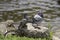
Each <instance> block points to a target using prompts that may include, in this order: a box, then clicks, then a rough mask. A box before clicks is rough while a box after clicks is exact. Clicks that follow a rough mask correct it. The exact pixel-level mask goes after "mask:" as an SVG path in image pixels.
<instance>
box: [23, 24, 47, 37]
mask: <svg viewBox="0 0 60 40" xmlns="http://www.w3.org/2000/svg"><path fill="white" fill-rule="evenodd" d="M38 27H39V28H40V29H38V28H34V27H33V26H32V24H31V23H27V29H24V34H25V36H28V37H46V36H48V34H46V33H48V28H46V27H42V26H38Z"/></svg>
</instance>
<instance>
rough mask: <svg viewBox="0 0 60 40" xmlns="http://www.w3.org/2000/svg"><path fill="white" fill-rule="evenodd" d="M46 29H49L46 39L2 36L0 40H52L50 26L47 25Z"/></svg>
mask: <svg viewBox="0 0 60 40" xmlns="http://www.w3.org/2000/svg"><path fill="white" fill-rule="evenodd" d="M48 28H49V30H48V31H49V36H48V37H44V38H41V37H40V38H32V37H31V38H29V37H25V36H24V37H20V36H16V35H8V36H6V37H4V35H0V40H52V36H53V32H52V31H51V28H52V27H51V25H50V24H48Z"/></svg>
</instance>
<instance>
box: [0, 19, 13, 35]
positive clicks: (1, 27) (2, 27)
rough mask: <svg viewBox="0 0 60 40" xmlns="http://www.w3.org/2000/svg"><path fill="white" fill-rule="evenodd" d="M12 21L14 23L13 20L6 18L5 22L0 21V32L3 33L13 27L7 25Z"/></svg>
mask: <svg viewBox="0 0 60 40" xmlns="http://www.w3.org/2000/svg"><path fill="white" fill-rule="evenodd" d="M12 23H14V21H13V20H7V21H5V22H1V23H0V33H1V34H4V33H5V32H7V31H8V30H10V29H13V28H14V27H12V28H11V27H8V25H11V24H12Z"/></svg>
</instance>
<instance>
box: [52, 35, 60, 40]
mask: <svg viewBox="0 0 60 40" xmlns="http://www.w3.org/2000/svg"><path fill="white" fill-rule="evenodd" d="M52 40H60V38H58V37H56V36H53V39H52Z"/></svg>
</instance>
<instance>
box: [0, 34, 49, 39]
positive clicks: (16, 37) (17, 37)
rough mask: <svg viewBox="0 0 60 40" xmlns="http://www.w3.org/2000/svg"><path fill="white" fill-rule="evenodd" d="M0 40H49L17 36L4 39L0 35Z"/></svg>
mask: <svg viewBox="0 0 60 40" xmlns="http://www.w3.org/2000/svg"><path fill="white" fill-rule="evenodd" d="M0 40H50V39H46V38H28V37H19V36H16V35H15V36H13V35H9V36H7V37H4V36H3V35H0Z"/></svg>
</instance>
